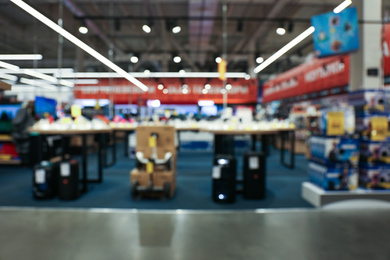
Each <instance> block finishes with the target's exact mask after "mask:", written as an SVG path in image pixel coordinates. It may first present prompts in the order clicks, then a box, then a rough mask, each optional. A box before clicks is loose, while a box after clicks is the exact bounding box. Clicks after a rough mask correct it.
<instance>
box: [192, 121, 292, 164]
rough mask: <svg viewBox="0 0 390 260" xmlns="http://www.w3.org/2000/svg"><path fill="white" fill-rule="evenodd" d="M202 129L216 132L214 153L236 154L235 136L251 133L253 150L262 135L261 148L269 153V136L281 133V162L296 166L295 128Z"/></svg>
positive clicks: (265, 152)
mask: <svg viewBox="0 0 390 260" xmlns="http://www.w3.org/2000/svg"><path fill="white" fill-rule="evenodd" d="M200 131H204V132H209V133H212V134H214V155H216V154H220V153H222V154H223V153H225V154H232V155H234V136H235V135H250V136H251V138H252V151H255V150H256V138H257V136H260V137H261V142H262V146H261V149H262V151H263V152H264V154H268V137H269V136H270V135H280V137H281V140H282V142H281V149H280V162H281V163H282V164H283V165H284V166H286V167H289V168H291V169H293V168H294V162H295V156H294V152H291V151H294V144H295V134H294V131H295V128H280V129H269V130H244V129H243V130H222V129H200ZM288 135H290V163H286V162H285V156H284V155H285V150H286V149H285V142H286V140H287V139H286V137H287V136H288Z"/></svg>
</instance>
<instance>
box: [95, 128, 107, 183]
mask: <svg viewBox="0 0 390 260" xmlns="http://www.w3.org/2000/svg"><path fill="white" fill-rule="evenodd" d="M98 139H99V141H98V174H99V177H98V180H97V181H98V182H102V181H103V160H102V159H103V158H104V159H106V150H105V148H106V145H105V142H106V138H105V134H98ZM102 153H104V156H103V155H102Z"/></svg>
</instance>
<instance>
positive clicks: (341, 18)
mask: <svg viewBox="0 0 390 260" xmlns="http://www.w3.org/2000/svg"><path fill="white" fill-rule="evenodd" d="M311 23H312V25H313V26H314V28H315V31H314V33H313V41H314V50H315V53H316V56H317V57H325V56H332V55H339V54H343V53H348V52H353V51H357V50H359V28H358V15H357V11H356V7H351V8H347V9H345V10H344V11H342V12H340V13H338V14H335V13H333V12H330V13H325V14H321V15H316V16H313V17H312V18H311Z"/></svg>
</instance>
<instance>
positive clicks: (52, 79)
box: [22, 69, 74, 88]
mask: <svg viewBox="0 0 390 260" xmlns="http://www.w3.org/2000/svg"><path fill="white" fill-rule="evenodd" d="M22 72H23V73H24V74H26V75H30V76H33V77H36V78H39V79H44V80H46V81H49V82H51V83H54V84H57V83H59V84H61V85H64V86H67V87H71V88H72V87H73V86H74V85H73V82H70V81H67V80H58V79H57V78H56V77H53V76H49V75H46V74H43V73H40V72H38V71H35V70H30V69H23V70H22Z"/></svg>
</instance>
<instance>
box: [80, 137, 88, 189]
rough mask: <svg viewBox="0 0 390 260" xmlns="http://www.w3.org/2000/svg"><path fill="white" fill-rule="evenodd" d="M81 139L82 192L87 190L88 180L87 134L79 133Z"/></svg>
mask: <svg viewBox="0 0 390 260" xmlns="http://www.w3.org/2000/svg"><path fill="white" fill-rule="evenodd" d="M81 139H82V168H83V179H82V184H83V189H82V192H87V190H88V187H87V186H88V180H87V170H88V169H87V135H81Z"/></svg>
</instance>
